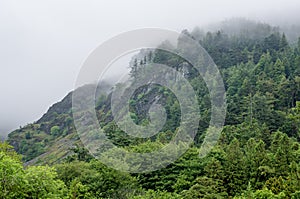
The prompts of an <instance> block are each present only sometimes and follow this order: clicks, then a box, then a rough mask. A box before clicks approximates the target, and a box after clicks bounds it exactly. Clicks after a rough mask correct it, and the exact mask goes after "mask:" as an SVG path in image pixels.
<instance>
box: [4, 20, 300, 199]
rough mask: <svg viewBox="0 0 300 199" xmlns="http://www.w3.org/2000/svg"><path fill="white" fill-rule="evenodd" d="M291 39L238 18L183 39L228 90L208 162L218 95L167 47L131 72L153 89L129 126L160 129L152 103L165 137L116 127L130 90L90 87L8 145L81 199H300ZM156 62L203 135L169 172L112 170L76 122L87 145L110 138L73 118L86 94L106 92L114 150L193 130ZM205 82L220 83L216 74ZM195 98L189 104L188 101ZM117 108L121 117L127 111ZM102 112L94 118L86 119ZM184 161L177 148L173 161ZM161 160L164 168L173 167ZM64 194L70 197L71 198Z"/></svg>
mask: <svg viewBox="0 0 300 199" xmlns="http://www.w3.org/2000/svg"><path fill="white" fill-rule="evenodd" d="M285 30H287V29H284V28H280V27H273V26H271V25H269V24H265V23H260V22H253V21H249V20H245V19H233V20H228V21H224V22H222V23H220V24H218V25H216V26H214V27H210V28H208V30H201V29H200V28H195V29H193V30H192V31H188V30H183V31H182V33H181V36H183V35H184V36H186V37H188V38H191V39H193V41H195V42H197V43H199V44H201V46H202V47H203V48H204V49H205V50H206V51H207V53H208V54H209V55H210V56H211V58H212V59H213V61H214V63H215V64H216V66H217V67H218V69H219V71H220V73H221V75H222V78H223V81H224V86H225V89H226V101H227V113H226V118H225V126H224V129H223V131H222V133H221V136H220V137H219V139H218V140H217V141H216V145H214V146H213V147H212V150H211V151H210V152H209V153H208V155H207V156H206V157H204V158H201V157H200V156H199V151H200V148H201V145H202V144H203V143H204V142H205V144H207V145H213V143H214V139H213V138H212V139H208V140H207V139H205V137H206V135H208V134H209V133H211V132H210V131H214V130H215V129H216V128H212V129H211V128H209V126H210V120H211V117H212V111H213V110H212V108H214V107H212V102H211V96H212V95H214V96H218V93H212V94H211V93H209V89H208V87H207V85H206V83H205V81H204V78H203V77H201V75H200V74H199V72H197V70H195V68H194V67H193V65H192V64H191V63H189V62H188V61H187V60H185V59H183V58H182V57H180V56H178V55H175V54H172V53H170V52H167V51H165V50H161V49H159V48H158V49H154V50H142V51H141V52H140V53H139V54H138V55H136V56H134V57H133V58H132V60H131V62H130V63H129V67H130V78H131V79H130V82H129V84H132V85H133V83H134V82H135V81H138V80H139V78H148V79H147V80H149V81H147V82H148V83H147V84H145V85H142V86H140V87H138V88H137V89H136V90H135V92H134V93H133V94H132V96H131V97H130V100H129V103H128V106H129V108H128V109H129V112H130V119H131V120H132V121H133V122H134V124H136V125H139V126H147V125H149V124H150V123H151V105H152V104H154V103H157V104H159V105H160V106H161V108H163V109H164V110H165V113H166V121H165V123H164V124H163V126H162V128H161V129H160V130H159V132H158V133H157V134H155V135H153V136H151V137H149V138H140V137H134V136H130V135H129V134H128V133H127V132H125V131H124V130H122V129H121V128H120V127H119V126H118V125H117V123H116V121H115V119H116V118H114V115H113V113H112V107H111V106H112V105H111V101H112V91H118V88H122V87H125V84H124V83H119V84H117V85H113V86H111V85H108V84H104V83H101V84H100V85H102V87H101V86H99V85H85V86H83V87H80V88H77V89H76V90H75V91H72V92H70V93H69V94H68V95H67V96H66V97H65V98H64V99H63V100H61V101H60V102H58V103H55V104H54V105H52V106H51V107H50V108H49V109H48V111H47V112H46V113H45V114H44V115H43V116H42V117H41V118H40V119H39V120H37V121H36V122H34V123H32V124H28V125H26V126H24V127H22V128H19V129H17V130H15V131H13V132H11V133H10V134H9V135H8V139H7V141H8V143H9V144H10V145H12V146H13V147H14V149H15V150H16V152H17V153H18V154H21V155H22V160H23V161H24V163H25V164H26V165H51V166H53V167H55V168H56V169H57V178H58V179H60V180H61V181H62V182H63V183H64V185H65V186H61V187H64V188H61V187H60V188H57V190H60V189H61V190H63V189H67V190H68V191H70V193H72V194H73V195H75V196H76V194H79V195H80V194H82V195H81V196H82V198H84V197H85V196H88V197H90V198H121V197H122V198H132V199H134V198H135V199H136V198H191V199H192V198H298V197H299V196H300V189H299V187H300V184H299V182H300V179H299V176H300V143H299V142H300V38H299V36H300V32H294V31H295V30H296V29H292V28H291V29H288V30H287V32H286V31H285ZM296 35H297V38H296ZM182 38H183V37H179V38H178V43H179V44H178V46H173V48H175V50H177V51H178V52H179V51H185V50H187V49H189V48H188V47H189V46H188V45H189V44H185V45H180V44H182V43H180V41H181V40H182ZM162 45H163V44H162ZM165 45H166V44H165ZM195 56H197V55H195ZM198 61H199V63H202V62H201V61H203V60H201V59H200V58H199V60H198ZM156 63H159V64H164V65H168V66H170V67H172V68H173V69H174V70H173V71H176V72H178V73H180V74H181V75H182V77H184V78H185V79H186V80H187V81H188V82H189V84H190V85H191V88H192V89H193V90H194V92H195V93H196V100H197V102H198V107H197V108H199V111H200V115H201V117H200V121H199V127H197V129H196V132H188V133H190V134H193V133H194V134H195V137H193V143H191V144H190V146H188V147H189V150H188V151H187V152H186V153H184V154H183V155H182V156H180V157H179V159H178V160H176V161H175V162H172V163H170V164H168V165H167V166H166V167H165V168H162V169H160V170H156V171H152V172H145V173H142V172H141V173H134V174H129V173H125V172H120V171H116V170H113V169H111V168H109V167H108V166H106V165H104V164H102V163H101V162H100V161H99V160H97V159H96V158H94V157H93V155H94V154H91V153H90V152H89V151H88V150H87V149H86V148H85V147H86V146H84V145H83V143H82V140H81V139H80V138H79V136H78V134H77V130H76V128H75V125H74V118H80V119H81V120H80V121H82V122H83V123H85V127H86V129H84V131H85V135H86V137H85V138H84V139H90V140H92V141H93V140H97V139H98V140H100V141H101V139H103V137H101V136H99V132H100V129H96V130H95V129H93V128H94V126H93V124H92V123H89V120H88V119H86V118H85V116H86V113H83V112H79V113H78V112H76V114H75V113H74V109H73V110H72V95H73V94H74V92H78V93H80V94H81V95H80V97H82V98H83V99H85V98H86V96H85V93H86V92H87V91H89V89H95V87H97V89H96V91H97V92H96V94H95V98H94V99H92V100H94V102H95V107H94V108H93V109H94V110H95V111H96V117H97V119H98V122H99V126H100V128H101V132H103V134H104V135H105V136H106V137H107V138H108V139H109V140H111V142H112V143H113V144H114V146H117V147H119V148H122V149H125V150H126V151H129V152H134V153H150V152H152V151H155V150H157V149H161V148H164V147H165V146H167V144H168V143H169V142H171V141H172V140H173V139H174V138H175V137H176V134H178V133H179V132H180V130H181V128H180V126H181V125H189V124H190V123H189V122H190V121H187V122H186V123H185V124H181V121H182V117H181V116H182V114H183V113H182V110H181V107H180V106H181V104H180V101H179V100H178V99H177V98H176V96H175V94H174V93H173V92H172V90H171V89H169V88H168V87H166V86H161V85H159V84H155V83H152V82H155V80H156V78H158V77H157V76H151V75H150V72H151V67H153V66H156V65H155V64H156ZM149 71H150V72H149ZM203 74H204V76H205V77H206V78H208V79H212V82H213V83H215V82H214V80H213V78H214V77H213V73H212V72H211V70H210V68H209V67H207V68H205V69H204V70H203ZM176 75H177V73H175V72H168V73H161V74H160V75H159V78H161V79H164V80H165V81H168V78H169V77H173V79H175V83H178V84H180V83H181V82H180V78H178V76H176ZM129 87H130V86H129ZM182 87H184V85H182ZM125 91H128V90H125ZM125 93H126V92H125ZM221 97H224V96H221ZM190 99H191V97H190V96H188V97H187V98H186V99H185V100H186V101H189V100H190ZM81 105H82V106H85V104H84V103H83V104H81ZM118 108H119V109H118V111H119V112H120V113H121V117H122V113H123V112H125V108H124V107H123V106H120V107H118ZM188 108H190V109H192V107H188ZM94 110H87V114H89V113H90V112H92V111H94ZM193 117H194V115H191V116H190V118H193ZM97 130H99V132H98V131H97ZM129 130H130V128H129ZM181 144H182V143H181ZM107 147H108V145H105V144H104V145H103V146H102V148H100V149H99V151H100V152H103V153H105V152H106V150H107ZM0 149H1V148H0ZM172 149H173V148H172ZM99 151H98V152H99ZM177 152H178V151H177V148H174V149H173V150H171V151H170V154H171V155H174V154H176V153H177ZM173 153H174V154H173ZM156 158H157V159H158V160H159V161H160V162H161V164H164V163H166V162H168V161H169V160H168V159H163V158H161V157H156ZM160 158H161V159H160ZM119 161H120V162H122V164H124V167H126V163H128V165H129V162H130V161H132V157H131V156H129V155H127V154H125V155H123V154H121V155H120V157H119ZM147 161H149V160H143V161H142V163H140V164H138V165H135V166H136V168H138V169H141V170H142V169H144V168H147V165H148V163H149V162H147ZM120 162H117V163H116V164H121V163H120ZM128 165H127V166H128ZM29 168H30V167H29ZM33 168H34V167H33ZM94 176H96V177H99V179H101V180H99V179H98V178H96V177H94ZM104 182H105V183H104ZM55 190H56V189H55ZM59 194H61V196H60V197H63V194H64V193H62V192H59ZM72 194H71V195H72Z"/></svg>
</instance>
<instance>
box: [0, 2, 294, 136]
mask: <svg viewBox="0 0 300 199" xmlns="http://www.w3.org/2000/svg"><path fill="white" fill-rule="evenodd" d="M299 11H300V1H299V0H251V1H250V0H249V1H244V0H228V1H227V0H208V1H203V0H185V1H182V0H159V1H158V0H151V1H149V0H148V1H145V0H119V1H116V0H105V1H104V0H81V1H78V0H69V1H67V0H42V1H41V0H35V1H34V0H26V1H23V0H19V1H16V0H0V134H2V135H4V133H6V132H9V131H11V130H13V129H15V128H18V127H19V126H23V125H25V124H27V123H30V122H33V121H35V120H37V119H38V118H40V117H41V116H42V115H43V113H45V112H46V111H47V109H48V108H49V106H51V105H52V104H53V103H55V102H57V101H59V100H61V99H62V98H63V97H64V96H65V95H66V94H67V93H68V92H69V91H71V90H72V89H73V86H74V84H75V79H76V76H77V74H78V72H79V69H80V67H81V64H82V63H83V62H84V60H85V59H86V58H87V56H88V55H89V53H90V52H91V51H92V50H93V49H94V48H96V47H97V46H98V45H99V44H101V43H102V42H104V41H105V40H107V39H109V38H111V37H112V36H114V35H117V34H119V33H121V32H124V31H129V30H132V29H137V28H143V27H159V28H167V29H173V30H177V31H180V30H182V29H185V28H187V29H190V30H191V29H192V28H193V27H194V26H201V25H204V24H210V23H213V22H218V21H222V20H224V19H230V18H232V17H246V18H250V19H255V20H261V21H264V22H271V23H273V24H274V23H275V24H276V23H277V24H278V23H289V24H293V23H294V22H297V20H299V15H300V14H298V13H299Z"/></svg>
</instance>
